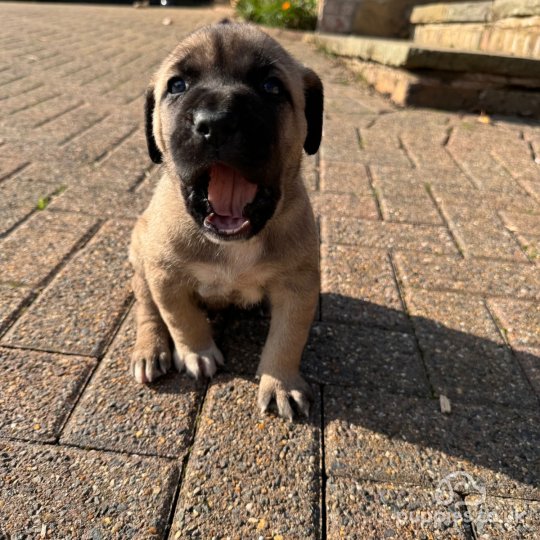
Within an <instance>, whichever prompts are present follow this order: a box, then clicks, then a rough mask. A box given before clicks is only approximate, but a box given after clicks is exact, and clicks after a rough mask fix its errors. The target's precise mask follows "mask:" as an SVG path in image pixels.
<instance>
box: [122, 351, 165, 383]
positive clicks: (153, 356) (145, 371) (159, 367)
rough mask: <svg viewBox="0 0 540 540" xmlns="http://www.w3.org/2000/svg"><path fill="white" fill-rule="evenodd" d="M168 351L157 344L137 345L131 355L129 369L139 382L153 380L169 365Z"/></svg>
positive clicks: (163, 372)
mask: <svg viewBox="0 0 540 540" xmlns="http://www.w3.org/2000/svg"><path fill="white" fill-rule="evenodd" d="M170 362H171V360H170V352H169V350H164V348H163V347H162V346H160V345H159V344H156V343H154V344H152V345H150V346H137V345H135V349H134V350H133V354H132V356H131V365H130V371H131V374H132V375H133V377H134V378H135V380H136V381H137V382H138V383H139V384H145V383H149V382H152V381H154V380H155V379H157V378H158V377H159V376H160V375H163V374H165V373H166V372H167V371H168V369H169V366H170Z"/></svg>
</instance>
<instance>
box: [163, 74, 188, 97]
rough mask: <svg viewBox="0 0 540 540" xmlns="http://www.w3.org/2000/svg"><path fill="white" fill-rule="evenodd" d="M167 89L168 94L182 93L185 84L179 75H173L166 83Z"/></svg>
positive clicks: (185, 86) (185, 88)
mask: <svg viewBox="0 0 540 540" xmlns="http://www.w3.org/2000/svg"><path fill="white" fill-rule="evenodd" d="M167 90H168V92H169V94H182V93H183V92H185V91H186V90H187V84H186V81H184V79H182V78H181V77H173V78H172V79H171V80H170V81H169V82H168V83H167Z"/></svg>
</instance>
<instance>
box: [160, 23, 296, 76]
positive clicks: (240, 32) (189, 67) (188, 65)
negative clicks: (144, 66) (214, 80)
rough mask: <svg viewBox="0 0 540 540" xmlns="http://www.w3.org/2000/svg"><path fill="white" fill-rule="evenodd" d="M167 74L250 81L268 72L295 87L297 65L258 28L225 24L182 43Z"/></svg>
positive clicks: (175, 52) (211, 28) (173, 55)
mask: <svg viewBox="0 0 540 540" xmlns="http://www.w3.org/2000/svg"><path fill="white" fill-rule="evenodd" d="M166 71H167V72H168V74H180V75H183V76H194V77H206V76H210V77H218V78H222V77H230V78H234V79H236V80H244V79H249V78H250V76H252V75H253V76H256V75H260V74H261V73H264V72H265V71H267V72H268V73H272V74H273V75H276V74H279V75H281V77H282V78H283V79H284V82H289V83H292V82H293V81H292V80H291V79H293V78H294V77H296V76H299V73H298V72H299V70H298V64H297V63H296V61H295V60H294V59H293V58H292V57H291V56H290V55H289V54H288V53H287V52H286V51H285V50H284V49H283V48H282V47H281V45H279V43H277V42H276V41H275V40H274V39H272V38H271V37H270V36H268V35H266V34H264V33H263V32H261V31H260V30H258V29H257V28H256V27H252V26H249V25H241V24H222V25H215V26H211V27H207V28H203V29H201V30H199V31H197V32H195V33H193V34H191V35H190V36H188V37H187V38H186V39H185V40H184V41H182V42H181V43H180V44H179V45H178V47H177V48H176V49H175V50H174V51H173V53H172V54H171V55H170V57H169V58H168V59H167V61H166Z"/></svg>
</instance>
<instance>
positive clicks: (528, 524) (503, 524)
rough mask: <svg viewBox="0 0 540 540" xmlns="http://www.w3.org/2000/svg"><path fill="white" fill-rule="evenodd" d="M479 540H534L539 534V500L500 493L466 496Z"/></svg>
mask: <svg viewBox="0 0 540 540" xmlns="http://www.w3.org/2000/svg"><path fill="white" fill-rule="evenodd" d="M465 503H466V505H467V510H468V511H469V513H470V516H471V522H472V527H473V530H474V533H475V537H476V538H478V540H488V539H491V538H504V539H505V540H506V539H508V540H518V539H519V540H533V539H534V538H538V535H539V534H540V503H539V502H538V501H524V500H519V499H506V498H501V497H482V496H480V495H469V496H468V497H465Z"/></svg>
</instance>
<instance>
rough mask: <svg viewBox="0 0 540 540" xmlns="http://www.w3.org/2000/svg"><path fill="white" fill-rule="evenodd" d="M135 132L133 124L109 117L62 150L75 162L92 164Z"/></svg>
mask: <svg viewBox="0 0 540 540" xmlns="http://www.w3.org/2000/svg"><path fill="white" fill-rule="evenodd" d="M135 130H136V124H135V123H134V122H126V121H125V120H123V121H122V120H121V119H119V118H116V117H114V116H109V117H107V118H105V119H104V120H102V121H101V122H98V123H97V124H95V125H94V126H92V127H91V128H90V129H89V130H88V131H87V132H85V133H84V134H82V135H81V136H80V137H77V138H76V139H74V140H72V141H70V142H68V143H67V144H66V145H65V146H64V147H63V148H64V151H65V152H66V153H68V154H70V155H71V158H72V159H74V160H76V161H77V162H83V163H92V162H95V161H97V160H99V159H102V158H103V157H105V156H106V155H107V153H109V152H113V151H114V150H116V148H117V147H118V146H119V145H120V144H122V143H123V142H124V141H125V140H127V139H128V137H130V136H131V135H132V134H133V133H134V132H135ZM141 154H142V152H141ZM143 155H144V154H143Z"/></svg>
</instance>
